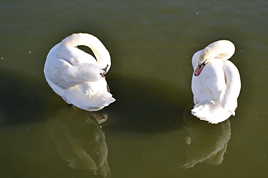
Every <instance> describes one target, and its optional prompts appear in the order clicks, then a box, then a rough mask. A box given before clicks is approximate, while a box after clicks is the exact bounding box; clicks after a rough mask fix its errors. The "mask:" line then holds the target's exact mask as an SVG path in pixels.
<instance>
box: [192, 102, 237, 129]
mask: <svg viewBox="0 0 268 178" xmlns="http://www.w3.org/2000/svg"><path fill="white" fill-rule="evenodd" d="M191 112H192V114H193V115H194V116H195V117H197V118H199V119H200V120H204V121H207V122H209V123H211V124H218V123H220V122H223V121H225V120H226V119H228V118H229V117H230V116H231V115H234V114H235V113H234V112H231V111H228V110H226V109H224V108H223V107H222V106H221V105H220V104H216V103H215V102H209V103H204V104H196V105H195V106H194V108H193V109H192V110H191Z"/></svg>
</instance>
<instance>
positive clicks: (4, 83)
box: [0, 70, 49, 125]
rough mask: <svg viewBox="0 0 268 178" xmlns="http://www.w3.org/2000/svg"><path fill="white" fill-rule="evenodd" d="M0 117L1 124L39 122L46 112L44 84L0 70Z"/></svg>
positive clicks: (46, 98) (47, 99)
mask: <svg viewBox="0 0 268 178" xmlns="http://www.w3.org/2000/svg"><path fill="white" fill-rule="evenodd" d="M0 75H1V87H0V93H1V103H0V115H1V120H0V123H1V125H2V124H16V123H24V122H31V121H40V120H42V119H44V115H45V114H46V112H47V111H48V107H47V106H48V103H49V96H48V95H47V92H46V91H45V90H44V89H45V87H43V86H44V82H43V81H37V80H36V79H33V78H27V77H25V76H23V75H19V74H18V73H13V72H12V71H4V70H1V72H0Z"/></svg>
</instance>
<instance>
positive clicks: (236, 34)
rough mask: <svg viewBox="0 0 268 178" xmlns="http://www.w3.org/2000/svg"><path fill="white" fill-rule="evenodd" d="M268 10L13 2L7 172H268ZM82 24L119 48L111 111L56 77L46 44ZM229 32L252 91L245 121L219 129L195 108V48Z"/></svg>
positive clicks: (158, 176) (3, 32)
mask: <svg viewBox="0 0 268 178" xmlns="http://www.w3.org/2000/svg"><path fill="white" fill-rule="evenodd" d="M267 16H268V2H267V1H265V0H256V1H250V0H244V1H242V0H238V1H231V0H226V1H218V0H214V1H209V0H204V1H194V0H182V1H178V0H177V1H175V0H155V1H141V0H136V1H130V0H128V1H122V0H121V1H120V0H109V1H108V0H98V1H96V0H94V1H93V0H88V1H82V0H78V1H63V0H58V1H54V0H53V1H52V0H46V1H39V2H38V1H33V0H27V1H14V0H9V1H7V0H2V1H1V2H0V22H1V24H0V27H1V28H0V36H1V43H0V79H1V84H0V96H1V102H0V140H1V142H0V160H1V161H0V177H4V178H59V177H64V178H77V177H79V178H97V177H113V178H137V177H139V178H174V177H183V178H192V177H206V178H209V177H211V178H214V177H218V178H226V177H228V178H237V177H241V178H242V177H243V178H246V177H250V178H251V177H258V178H259V177H267V176H268V173H267V165H268V141H267V138H266V137H267V135H268V131H267V124H268V120H267V119H268V111H267V109H266V107H267V104H266V101H267V99H268V98H267V90H268V85H267V79H266V78H267V74H268V60H267V59H266V56H267V53H268V52H267V47H268V37H267V29H268V21H267ZM74 32H87V33H92V34H94V35H96V36H97V37H99V38H100V39H101V40H102V41H103V43H104V44H105V46H106V47H107V48H108V49H109V51H110V53H111V56H112V70H111V71H110V72H109V75H108V76H107V80H108V83H109V84H110V88H111V89H112V93H113V94H114V96H115V98H116V99H117V102H116V103H114V104H112V105H110V106H109V107H107V108H105V109H104V110H103V111H101V112H97V113H89V112H84V111H81V110H78V109H74V108H72V107H70V106H67V105H66V104H65V103H64V102H63V101H62V100H61V99H60V98H59V97H58V96H57V95H56V94H54V93H53V92H52V90H51V89H50V88H49V87H48V85H47V84H46V82H45V79H44V76H43V65H44V62H45V57H46V55H47V52H48V51H49V49H50V48H51V47H52V46H53V45H54V44H55V43H56V42H58V41H59V40H61V39H63V38H64V37H65V36H68V35H70V34H71V33H74ZM218 39H229V40H231V41H233V42H234V43H235V45H236V49H237V50H236V54H235V55H234V57H233V58H232V59H231V60H232V61H233V62H234V63H235V64H236V65H237V67H238V68H239V70H240V74H241V79H242V90H241V95H240V97H239V107H238V109H237V112H236V117H232V118H230V120H228V121H226V122H224V123H222V124H219V125H208V124H206V123H205V122H201V121H199V120H197V119H194V118H193V117H192V116H191V115H190V114H189V110H190V108H191V106H192V94H191V90H190V84H191V75H192V67H191V56H192V54H193V53H194V52H195V51H196V50H198V49H200V48H203V47H204V46H205V45H207V44H208V43H209V42H212V41H215V40H218ZM96 118H108V119H107V121H106V122H105V123H103V124H102V126H99V125H98V124H97V123H96V121H95V120H94V119H96Z"/></svg>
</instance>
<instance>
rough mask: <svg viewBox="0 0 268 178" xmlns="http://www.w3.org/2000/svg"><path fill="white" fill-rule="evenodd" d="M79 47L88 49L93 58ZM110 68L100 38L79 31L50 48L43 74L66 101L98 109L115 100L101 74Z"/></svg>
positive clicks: (108, 56)
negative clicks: (91, 52)
mask: <svg viewBox="0 0 268 178" xmlns="http://www.w3.org/2000/svg"><path fill="white" fill-rule="evenodd" d="M78 46H87V47H89V48H91V50H92V51H93V53H94V55H95V56H96V59H95V58H94V57H93V56H91V55H90V54H88V53H86V52H84V51H83V50H80V49H79V48H77V47H78ZM110 67H111V59H110V54H109V52H108V50H107V49H106V48H105V46H104V45H103V44H102V43H101V41H100V40H99V39H98V38H96V37H95V36H93V35H90V34H86V33H78V34H72V35H70V36H68V37H67V38H65V39H63V40H62V41H61V42H60V43H58V44H56V45H55V46H54V47H53V48H52V49H51V50H50V51H49V53H48V56H47V59H46V62H45V68H44V73H45V78H46V80H47V82H48V84H49V86H50V87H51V88H52V89H53V90H54V92H56V93H57V94H58V95H60V96H61V97H62V98H63V99H64V100H65V101H66V102H67V103H68V104H72V105H74V106H76V107H78V108H80V109H83V110H87V111H97V110H100V109H102V108H104V107H105V106H108V105H109V104H111V103H112V102H114V101H115V99H114V98H113V97H112V95H111V93H110V92H109V91H108V85H107V83H106V80H105V77H104V74H106V73H107V72H108V71H109V69H110Z"/></svg>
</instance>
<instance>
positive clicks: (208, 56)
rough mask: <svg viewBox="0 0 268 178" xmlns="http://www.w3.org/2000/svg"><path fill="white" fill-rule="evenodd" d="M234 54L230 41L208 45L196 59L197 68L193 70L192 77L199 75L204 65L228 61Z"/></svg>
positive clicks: (220, 41)
mask: <svg viewBox="0 0 268 178" xmlns="http://www.w3.org/2000/svg"><path fill="white" fill-rule="evenodd" d="M234 52H235V46H234V44H233V43H232V42H231V41H228V40H219V41H216V42H213V43H211V44H209V45H208V46H207V47H206V48H204V49H203V50H202V52H201V55H200V56H199V59H198V66H197V67H196V69H195V72H194V75H195V76H198V75H200V74H201V72H202V70H203V68H204V67H205V65H206V64H207V63H209V62H213V61H214V60H228V59H229V58H231V57H232V56H233V54H234Z"/></svg>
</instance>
